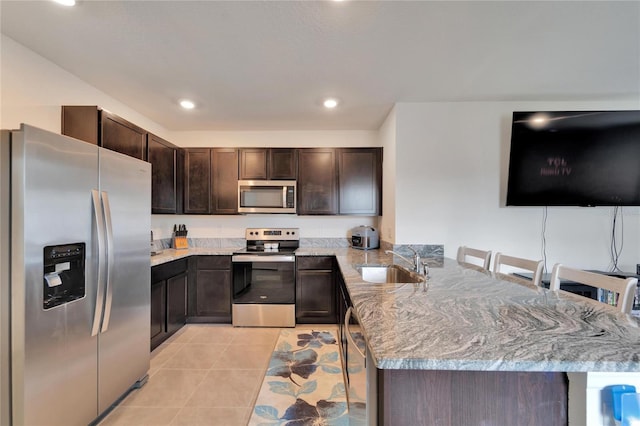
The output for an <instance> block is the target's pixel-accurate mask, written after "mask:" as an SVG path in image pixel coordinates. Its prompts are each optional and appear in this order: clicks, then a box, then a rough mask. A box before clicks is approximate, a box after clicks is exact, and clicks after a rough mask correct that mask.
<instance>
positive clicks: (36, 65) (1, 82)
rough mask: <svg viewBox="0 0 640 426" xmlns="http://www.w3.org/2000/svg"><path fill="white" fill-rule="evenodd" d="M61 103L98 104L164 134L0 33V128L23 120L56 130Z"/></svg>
mask: <svg viewBox="0 0 640 426" xmlns="http://www.w3.org/2000/svg"><path fill="white" fill-rule="evenodd" d="M62 105H98V106H100V107H102V108H104V109H106V110H109V111H111V112H114V113H116V114H118V115H120V116H121V117H123V118H125V119H127V120H129V121H131V122H133V123H136V124H138V125H139V126H140V127H143V128H145V129H147V130H149V131H150V132H153V133H155V134H157V135H158V136H160V137H168V132H167V131H166V130H165V129H164V128H163V127H162V126H161V125H159V124H158V123H155V122H154V121H152V120H150V119H148V118H147V117H145V116H143V115H140V114H138V113H137V112H136V111H134V110H132V109H131V108H128V107H127V106H126V105H124V104H122V103H120V102H118V101H117V100H116V99H114V98H112V97H110V96H109V95H107V94H106V93H104V92H101V91H100V90H98V89H96V88H95V87H93V86H91V85H89V84H87V83H85V82H84V81H82V80H80V79H79V78H77V77H76V76H74V75H73V74H71V73H69V72H67V71H65V70H63V69H62V68H60V67H59V66H57V65H55V64H53V63H52V62H50V61H48V60H47V59H45V58H43V57H42V56H40V55H38V54H36V53H34V52H33V51H31V50H29V49H27V48H25V47H24V46H22V45H21V44H19V43H16V42H15V41H13V40H12V39H11V38H9V37H7V36H5V35H1V34H0V128H2V129H17V128H18V127H19V126H20V123H27V124H31V125H33V126H36V127H40V128H42V129H45V130H49V131H52V132H56V133H60V125H61V118H60V113H61V110H60V107H61V106H62Z"/></svg>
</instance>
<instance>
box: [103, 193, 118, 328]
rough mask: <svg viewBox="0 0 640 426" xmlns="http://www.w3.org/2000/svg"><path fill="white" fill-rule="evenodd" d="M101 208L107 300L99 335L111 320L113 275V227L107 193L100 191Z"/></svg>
mask: <svg viewBox="0 0 640 426" xmlns="http://www.w3.org/2000/svg"><path fill="white" fill-rule="evenodd" d="M102 207H103V213H104V224H105V229H106V230H107V279H106V280H105V281H106V283H107V292H106V293H107V300H106V301H105V304H104V319H103V320H102V329H101V330H100V332H101V333H104V332H106V331H107V329H108V328H109V319H110V318H111V304H112V301H113V283H112V282H111V281H112V280H111V277H112V275H113V264H114V260H115V259H114V254H115V251H114V250H113V225H112V222H111V206H110V205H109V194H108V193H107V191H102Z"/></svg>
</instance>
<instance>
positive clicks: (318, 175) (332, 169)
mask: <svg viewBox="0 0 640 426" xmlns="http://www.w3.org/2000/svg"><path fill="white" fill-rule="evenodd" d="M298 214H300V215H335V214H338V176H337V170H336V150H335V149H334V148H301V149H298Z"/></svg>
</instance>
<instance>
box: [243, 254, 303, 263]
mask: <svg viewBox="0 0 640 426" xmlns="http://www.w3.org/2000/svg"><path fill="white" fill-rule="evenodd" d="M295 261H296V257H295V255H293V254H290V255H286V254H283V255H273V256H272V255H266V256H261V255H259V254H248V255H247V254H236V255H233V256H231V262H233V263H241V262H244V263H247V262H256V263H257V262H262V263H265V262H295Z"/></svg>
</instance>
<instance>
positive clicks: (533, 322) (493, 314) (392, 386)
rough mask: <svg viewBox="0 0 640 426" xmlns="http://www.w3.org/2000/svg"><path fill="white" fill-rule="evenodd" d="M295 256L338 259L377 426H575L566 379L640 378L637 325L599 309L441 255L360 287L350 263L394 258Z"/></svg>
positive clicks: (312, 251) (341, 251)
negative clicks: (400, 280)
mask: <svg viewBox="0 0 640 426" xmlns="http://www.w3.org/2000/svg"><path fill="white" fill-rule="evenodd" d="M196 250H198V249H196ZM213 251H215V254H225V250H224V249H213ZM213 251H212V252H207V254H214V253H213ZM186 253H187V252H182V254H181V256H182V255H185V254H186ZM228 253H229V252H226V254H228ZM165 255H166V258H171V257H172V256H171V255H170V254H169V253H167V254H165ZM296 255H297V256H334V255H335V256H336V259H337V265H338V268H339V270H340V273H341V275H342V278H343V279H344V282H345V284H346V288H347V290H348V292H349V296H350V298H351V301H352V303H353V306H354V309H355V312H356V314H357V316H358V317H359V320H360V324H361V327H362V331H363V333H364V336H365V339H366V342H367V348H368V351H369V353H370V360H371V361H372V363H373V364H374V365H375V367H376V369H374V370H373V371H374V373H375V375H376V380H377V384H376V385H375V386H376V388H375V389H376V392H375V395H376V402H377V405H378V409H377V411H376V413H373V415H375V416H378V419H377V422H378V424H380V425H385V424H394V425H402V424H407V425H408V424H413V425H415V424H425V425H435V424H438V425H460V424H469V425H471V424H511V425H518V424H545V425H566V424H567V422H569V424H570V425H573V424H580V423H579V422H576V421H575V417H573V419H572V414H571V413H572V412H577V413H578V417H579V416H583V417H584V412H585V409H586V408H585V407H584V404H585V400H586V398H587V397H586V393H585V392H586V390H585V389H582V390H578V391H577V392H578V393H574V394H573V395H576V398H575V400H571V399H570V396H571V395H572V394H571V392H572V391H571V389H570V388H571V386H570V383H569V380H568V379H567V373H569V374H587V373H588V374H591V373H595V372H612V373H613V374H615V373H616V372H630V373H633V374H628V375H625V377H637V376H638V375H640V358H639V357H638V349H639V348H640V321H639V320H638V319H637V318H634V317H632V316H630V315H625V314H620V313H619V312H617V311H616V310H614V309H611V308H610V307H608V306H606V305H604V304H600V303H598V302H595V301H592V300H589V299H586V298H583V297H580V296H576V295H574V294H571V293H566V292H563V291H559V292H553V291H550V290H546V289H542V288H538V287H534V286H531V285H527V284H518V283H515V282H510V281H509V280H504V279H501V280H499V279H496V278H495V277H493V276H492V275H490V274H488V273H484V272H480V271H478V270H476V269H473V268H466V267H463V266H462V265H460V264H458V262H456V261H455V260H451V259H447V258H431V259H428V262H429V265H430V268H429V269H430V272H429V279H428V281H427V286H426V287H425V286H423V285H422V284H415V285H414V284H374V283H368V282H365V281H364V280H363V279H362V277H361V275H360V273H359V272H358V270H357V269H356V268H357V267H358V266H360V265H389V264H391V263H392V262H393V258H392V257H391V256H389V255H386V254H384V253H383V252H382V251H380V250H370V251H358V250H353V249H346V248H316V247H313V248H311V247H302V248H300V249H298V250H297V251H296ZM166 258H165V259H166ZM403 266H404V265H403ZM368 370H369V371H372V370H371V364H369V365H368ZM368 402H369V403H371V402H372V401H368ZM597 402H598V404H596V406H599V400H598V401H597ZM592 403H593V401H588V402H587V404H592ZM576 404H577V405H576ZM572 405H574V407H573V408H572ZM574 416H575V415H574ZM482 421H485V422H486V421H489V423H481V422H482Z"/></svg>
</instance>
